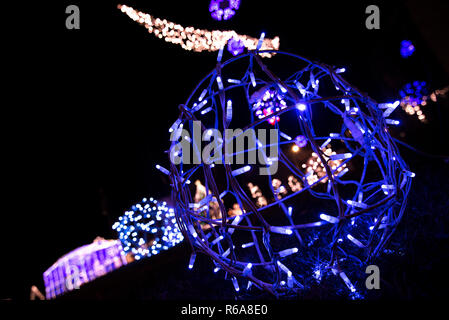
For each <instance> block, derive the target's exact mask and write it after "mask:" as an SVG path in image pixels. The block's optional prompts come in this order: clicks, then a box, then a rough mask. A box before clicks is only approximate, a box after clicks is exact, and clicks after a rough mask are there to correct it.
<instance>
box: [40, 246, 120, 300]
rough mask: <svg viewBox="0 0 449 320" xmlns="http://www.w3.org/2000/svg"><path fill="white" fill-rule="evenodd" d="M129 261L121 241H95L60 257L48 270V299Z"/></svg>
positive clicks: (46, 285) (45, 277)
mask: <svg viewBox="0 0 449 320" xmlns="http://www.w3.org/2000/svg"><path fill="white" fill-rule="evenodd" d="M125 264H126V258H125V256H124V253H123V250H122V244H121V242H120V241H119V240H104V239H102V240H95V241H94V242H93V243H91V244H88V245H84V246H82V247H79V248H77V249H75V250H73V251H71V252H69V253H67V254H66V255H64V256H63V257H61V258H59V259H58V261H56V262H55V263H54V264H53V265H52V266H51V267H50V268H49V269H48V270H47V271H45V272H44V283H45V295H46V298H47V299H52V298H55V297H56V296H58V295H61V294H63V293H65V292H68V291H71V290H73V289H78V288H79V286H81V285H82V284H84V283H86V282H89V281H92V280H94V279H95V278H98V277H100V276H102V275H104V274H106V273H108V272H110V271H112V270H114V269H117V268H120V267H121V266H123V265H125Z"/></svg>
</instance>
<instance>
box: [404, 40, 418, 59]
mask: <svg viewBox="0 0 449 320" xmlns="http://www.w3.org/2000/svg"><path fill="white" fill-rule="evenodd" d="M413 52H415V46H414V45H413V43H412V42H411V41H410V40H402V41H401V56H402V57H403V58H408V57H410V56H411V55H412V54H413Z"/></svg>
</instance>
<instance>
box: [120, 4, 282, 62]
mask: <svg viewBox="0 0 449 320" xmlns="http://www.w3.org/2000/svg"><path fill="white" fill-rule="evenodd" d="M118 8H119V9H120V10H121V11H122V12H123V13H125V14H127V15H128V16H129V17H130V18H131V19H132V20H134V21H136V22H138V23H140V24H142V25H144V26H145V28H147V29H148V32H149V33H152V34H154V35H155V36H156V37H158V38H161V39H162V38H163V39H164V40H165V41H167V42H171V43H174V44H177V45H180V46H181V47H182V48H183V49H185V50H189V51H195V52H201V51H218V50H219V49H220V48H223V47H224V46H225V45H226V44H227V43H228V41H229V40H230V39H239V40H240V41H241V43H242V44H243V46H244V47H245V48H247V49H248V50H254V49H256V47H257V44H258V41H259V40H258V39H256V38H252V37H249V36H246V35H240V34H238V33H237V32H235V31H220V30H213V31H209V30H204V29H195V28H193V27H183V26H181V25H180V24H176V23H174V22H170V21H167V20H166V19H159V18H155V17H153V16H151V15H149V14H147V13H143V12H140V11H137V10H134V9H133V8H131V7H128V6H126V5H118ZM234 41H235V40H234ZM231 46H234V45H231ZM261 48H262V49H263V50H278V49H279V37H275V38H273V39H268V38H265V39H263V41H262V47H261ZM236 50H238V49H233V51H232V52H231V53H232V54H234V52H235V51H236ZM274 54H275V52H267V53H265V54H263V55H264V56H265V57H271V56H273V55H274Z"/></svg>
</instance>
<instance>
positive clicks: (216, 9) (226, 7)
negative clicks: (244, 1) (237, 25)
mask: <svg viewBox="0 0 449 320" xmlns="http://www.w3.org/2000/svg"><path fill="white" fill-rule="evenodd" d="M239 6H240V0H212V1H211V2H210V4H209V12H210V14H211V16H212V18H214V19H215V20H218V21H221V20H229V19H231V18H232V17H233V16H234V15H235V12H236V11H237V9H238V8H239Z"/></svg>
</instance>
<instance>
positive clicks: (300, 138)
mask: <svg viewBox="0 0 449 320" xmlns="http://www.w3.org/2000/svg"><path fill="white" fill-rule="evenodd" d="M295 144H296V145H297V146H298V147H300V148H304V147H305V146H306V145H307V138H306V137H305V136H303V135H299V136H297V137H296V138H295Z"/></svg>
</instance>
